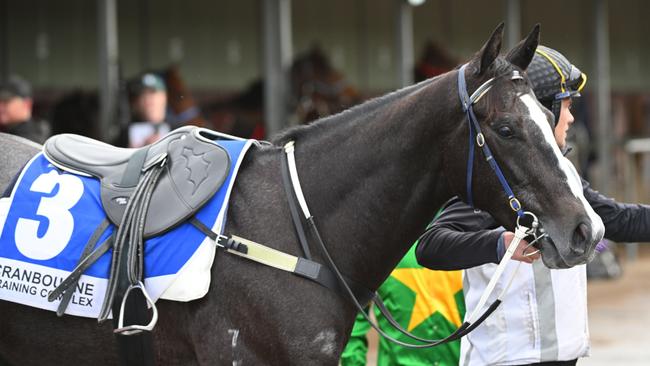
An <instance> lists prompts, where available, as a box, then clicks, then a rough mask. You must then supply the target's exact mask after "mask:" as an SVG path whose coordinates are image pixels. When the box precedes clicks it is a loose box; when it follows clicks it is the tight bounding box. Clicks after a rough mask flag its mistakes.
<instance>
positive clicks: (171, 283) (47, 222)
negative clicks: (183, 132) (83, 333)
mask: <svg viewBox="0 0 650 366" xmlns="http://www.w3.org/2000/svg"><path fill="white" fill-rule="evenodd" d="M213 143H215V144H218V145H219V146H220V147H221V148H223V149H224V150H225V151H226V152H227V153H228V155H229V157H230V167H229V174H228V176H227V177H225V180H224V182H223V185H222V186H221V187H220V188H219V189H218V191H217V193H216V194H215V195H214V196H213V197H212V198H210V199H209V200H208V201H207V203H205V204H204V205H203V206H202V207H201V209H200V210H199V211H198V212H197V213H196V214H195V217H196V218H197V219H198V220H199V221H201V222H203V223H204V224H205V225H207V226H208V227H210V228H211V229H212V231H213V232H215V233H219V234H221V233H222V232H223V228H224V226H225V221H226V213H227V207H228V199H229V197H230V192H231V190H232V187H233V185H234V182H235V177H236V175H237V172H238V170H239V166H240V164H241V161H242V160H243V158H244V156H245V154H246V152H247V151H248V149H249V147H250V146H251V144H252V143H253V140H217V141H214V142H213ZM102 183H103V182H102ZM102 183H100V179H97V178H95V177H87V176H83V175H78V174H73V173H70V172H67V171H64V170H62V169H59V168H57V167H56V166H54V165H53V164H52V163H51V162H50V161H48V160H47V159H46V158H45V156H44V155H43V154H39V155H37V156H36V157H34V158H33V159H32V160H31V161H30V162H29V163H28V164H27V165H26V167H25V168H24V170H23V171H22V172H21V174H20V176H19V178H18V180H17V182H16V184H15V186H14V188H13V191H12V193H11V196H10V197H8V198H5V199H3V200H2V201H4V202H2V203H1V204H0V299H3V300H8V301H12V302H17V303H21V304H25V305H29V306H34V307H38V308H42V309H47V310H52V311H56V309H57V306H58V303H59V300H56V301H53V302H48V301H47V296H48V294H49V293H50V292H51V291H52V290H54V288H56V286H58V285H59V284H60V283H61V281H63V280H64V279H65V278H66V277H67V276H68V275H69V274H70V272H71V271H72V270H73V268H74V267H75V266H76V264H77V262H78V260H79V257H80V255H81V252H82V250H83V246H84V245H85V244H86V243H87V242H88V239H89V238H90V237H91V235H92V234H93V232H94V231H95V229H96V228H97V227H98V226H99V225H100V223H101V222H102V221H103V220H105V219H106V218H107V214H106V213H105V211H104V209H103V206H102V197H101V191H102ZM152 206H153V203H152ZM114 230H115V227H114V225H110V226H109V227H108V229H107V230H106V231H105V232H104V233H103V234H102V237H101V238H100V240H99V241H98V244H97V246H99V245H100V244H101V243H102V242H103V241H104V240H105V239H106V238H107V237H108V236H110V234H111V233H112V232H113V231H114ZM144 247H145V257H144V275H145V280H144V284H145V287H146V288H147V291H148V293H149V295H150V296H151V297H152V299H153V300H154V301H156V300H157V299H159V298H163V299H169V300H178V301H190V300H194V299H197V298H201V297H203V296H204V295H205V294H206V293H207V290H208V288H209V284H210V268H211V266H212V263H213V261H214V256H215V253H216V246H215V243H214V242H213V241H212V240H210V239H209V238H207V237H205V235H204V234H202V233H201V232H200V231H199V230H198V229H196V228H195V227H194V226H193V225H191V224H189V223H187V222H182V223H180V224H178V225H176V226H174V227H173V228H172V229H171V230H167V231H165V232H164V233H162V234H158V235H156V236H151V237H149V238H148V239H147V240H146V241H145V245H144ZM111 254H112V250H109V251H108V252H107V253H106V254H104V255H103V256H102V257H101V258H100V259H99V260H97V262H96V263H94V264H93V265H92V266H91V267H90V268H88V270H87V271H86V272H85V273H84V274H83V275H82V276H81V279H80V280H79V283H78V284H77V288H76V290H75V292H74V295H73V299H72V301H71V302H70V304H69V306H68V307H67V310H66V314H71V315H77V316H85V317H97V315H98V314H99V311H100V309H101V306H102V302H103V300H104V295H105V292H106V285H107V283H108V276H109V270H110V261H111Z"/></svg>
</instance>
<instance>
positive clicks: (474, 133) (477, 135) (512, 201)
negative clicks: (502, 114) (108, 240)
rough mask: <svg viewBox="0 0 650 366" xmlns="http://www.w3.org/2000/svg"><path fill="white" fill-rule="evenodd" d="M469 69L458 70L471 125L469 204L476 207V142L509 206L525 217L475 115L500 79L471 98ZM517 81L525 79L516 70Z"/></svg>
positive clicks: (460, 86)
mask: <svg viewBox="0 0 650 366" xmlns="http://www.w3.org/2000/svg"><path fill="white" fill-rule="evenodd" d="M466 67H467V64H464V65H463V66H461V67H460V69H459V70H458V96H459V97H460V102H461V106H462V107H463V111H464V112H465V114H466V115H467V121H468V123H469V154H468V158H467V185H466V187H467V203H468V204H469V205H470V206H472V207H474V197H473V195H472V175H473V167H474V150H475V148H474V142H475V141H476V145H478V146H479V147H480V148H481V150H482V151H483V155H484V156H485V160H486V161H487V162H488V164H490V167H491V168H492V170H494V174H496V176H497V178H498V179H499V182H500V183H501V187H502V188H503V191H504V192H505V193H506V196H507V197H508V204H509V206H510V208H511V209H512V210H513V211H515V212H516V213H517V217H522V216H523V215H524V211H523V209H522V208H521V203H520V202H519V200H518V199H517V198H516V197H515V194H514V193H513V192H512V189H511V188H510V185H509V184H508V181H507V180H506V178H505V176H504V175H503V172H502V171H501V168H499V164H498V163H497V161H496V160H495V159H494V156H493V155H492V151H491V150H490V148H489V147H488V145H487V143H486V141H485V136H484V135H483V132H481V126H480V125H479V123H478V119H477V118H476V114H474V108H473V106H474V104H476V102H478V101H479V99H481V97H483V96H484V95H485V94H486V93H487V92H488V90H490V89H491V88H492V86H493V85H494V82H495V81H496V80H497V79H498V77H493V78H490V79H488V80H487V81H486V82H484V83H483V84H481V86H479V87H478V88H477V89H476V91H475V92H474V93H472V95H471V96H470V95H469V94H468V93H467V84H466V82H465V68H466ZM515 79H523V77H522V76H521V75H520V74H519V71H517V70H514V71H513V72H512V76H511V80H515Z"/></svg>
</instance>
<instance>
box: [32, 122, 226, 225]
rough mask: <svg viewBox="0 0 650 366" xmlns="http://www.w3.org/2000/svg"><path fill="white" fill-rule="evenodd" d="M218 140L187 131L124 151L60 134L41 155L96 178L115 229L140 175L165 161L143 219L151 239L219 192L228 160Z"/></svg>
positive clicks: (190, 128)
mask: <svg viewBox="0 0 650 366" xmlns="http://www.w3.org/2000/svg"><path fill="white" fill-rule="evenodd" d="M218 137H219V135H218V134H217V133H215V132H212V131H210V130H207V129H203V128H199V127H194V126H188V127H182V128H179V129H177V130H174V131H172V132H171V133H170V134H168V135H167V136H165V137H164V138H163V139H161V140H160V141H157V142H156V143H154V144H152V145H149V146H145V147H143V148H139V149H126V148H119V147H115V146H112V145H109V144H105V143H103V142H100V141H97V140H93V139H90V138H87V137H84V136H79V135H72V134H63V135H56V136H53V137H51V138H50V139H49V140H47V141H46V142H45V145H44V147H43V152H44V154H45V156H46V158H47V159H48V160H49V161H50V162H51V163H52V164H54V165H55V166H57V167H59V168H61V169H64V170H67V171H70V172H73V173H80V174H83V175H89V176H93V177H96V178H98V179H100V182H101V200H102V205H103V207H104V210H105V211H106V214H107V216H108V218H109V219H110V221H111V222H112V223H113V224H115V225H119V224H120V221H121V219H122V216H123V214H124V210H125V208H126V204H127V203H128V200H129V197H130V196H131V194H132V193H133V191H134V189H135V187H136V185H137V184H138V181H139V179H140V175H141V173H142V172H143V171H145V170H146V169H148V168H149V167H151V166H152V165H156V164H159V163H161V162H162V160H164V159H166V161H165V162H164V164H165V165H164V171H163V173H162V174H161V176H160V178H159V180H158V183H157V184H156V186H155V188H154V191H153V195H152V197H151V200H150V204H149V209H148V210H147V214H146V220H145V229H144V237H151V236H155V235H158V234H161V233H164V232H165V231H167V230H169V229H171V228H173V227H175V226H176V225H178V224H179V223H181V222H183V221H185V220H186V219H187V218H189V217H190V216H191V215H193V214H194V213H195V212H196V211H197V210H198V209H199V208H201V206H203V205H204V204H205V203H206V202H207V201H208V200H209V199H210V198H211V197H212V196H213V195H214V193H215V192H216V191H217V190H218V189H219V187H221V185H222V184H223V182H224V180H225V179H226V176H227V175H228V172H229V170H230V158H229V156H228V153H227V152H226V151H225V150H224V149H223V148H222V147H221V146H219V145H217V144H215V143H214V142H212V140H214V139H216V138H218Z"/></svg>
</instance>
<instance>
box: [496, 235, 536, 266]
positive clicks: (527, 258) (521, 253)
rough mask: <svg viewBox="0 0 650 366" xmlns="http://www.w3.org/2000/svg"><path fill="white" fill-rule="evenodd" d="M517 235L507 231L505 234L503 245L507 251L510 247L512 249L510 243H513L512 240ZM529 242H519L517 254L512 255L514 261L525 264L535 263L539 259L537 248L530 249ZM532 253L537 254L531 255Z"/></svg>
mask: <svg viewBox="0 0 650 366" xmlns="http://www.w3.org/2000/svg"><path fill="white" fill-rule="evenodd" d="M514 237H515V233H513V232H511V231H506V232H504V233H503V245H504V246H505V247H506V250H508V247H510V243H512V239H514ZM527 246H528V242H527V241H526V240H523V239H522V240H521V241H520V242H519V246H518V247H517V249H515V252H514V253H513V254H512V259H514V260H517V261H520V262H524V263H533V261H535V260H536V259H539V257H540V254H539V251H538V250H537V248H535V247H532V246H531V247H529V248H526V247H527ZM530 253H535V254H530Z"/></svg>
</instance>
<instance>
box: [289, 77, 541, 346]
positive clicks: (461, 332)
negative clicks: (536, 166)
mask: <svg viewBox="0 0 650 366" xmlns="http://www.w3.org/2000/svg"><path fill="white" fill-rule="evenodd" d="M466 66H467V65H463V66H462V67H461V68H460V70H459V76H458V86H459V96H460V99H461V104H462V106H463V110H464V112H465V113H466V114H467V117H468V120H469V122H470V154H469V155H470V157H469V160H468V174H467V179H468V182H467V190H468V199H469V200H470V204H472V203H473V202H472V201H471V200H472V196H471V193H472V190H471V182H472V166H473V157H474V139H476V144H477V145H478V146H479V147H481V148H482V150H483V154H484V155H485V158H486V160H487V161H488V163H489V164H490V166H491V167H492V169H493V170H494V172H495V174H496V175H497V177H498V178H499V181H500V182H501V185H502V187H503V189H504V191H505V192H506V195H507V197H508V201H509V205H510V208H511V209H512V210H513V211H515V212H516V213H517V222H516V229H515V235H514V238H513V240H512V242H511V243H510V245H509V246H508V249H507V250H506V252H505V254H504V256H503V258H502V259H501V261H500V262H499V265H498V266H497V269H496V271H495V274H494V276H493V277H492V279H491V280H490V282H489V283H488V286H487V287H486V289H485V291H484V292H483V295H482V296H481V299H480V300H479V303H478V306H477V307H476V308H475V309H474V311H473V312H472V313H471V314H470V316H469V317H467V318H466V319H467V320H465V321H464V322H463V324H461V326H460V327H459V328H458V329H457V330H456V331H455V332H453V333H452V334H450V335H449V336H447V337H445V338H442V339H425V338H421V337H418V336H416V335H414V334H412V333H410V332H408V331H407V330H405V329H404V328H403V327H402V326H401V325H400V324H399V323H398V322H397V321H396V320H395V319H394V317H393V316H392V315H391V314H390V312H389V311H388V309H386V307H385V305H384V304H383V301H382V300H381V298H380V297H379V295H378V294H376V293H375V294H374V296H373V297H372V303H374V304H375V306H377V308H378V309H379V311H380V312H381V314H382V315H383V316H384V317H385V318H386V319H387V320H388V322H389V323H390V324H391V325H392V326H393V327H394V328H395V329H396V330H398V331H399V332H400V333H402V334H403V335H405V336H407V337H409V338H411V339H413V340H415V341H418V342H422V344H412V343H406V342H403V341H400V340H398V339H396V338H393V337H391V336H390V335H388V334H387V333H386V332H384V331H383V330H382V329H381V328H380V327H379V326H378V325H377V323H376V322H374V321H373V320H372V319H370V316H369V314H368V312H366V311H365V310H364V306H362V304H361V302H360V301H359V300H358V298H357V296H355V294H354V291H353V290H352V289H351V288H350V286H349V285H348V283H347V281H346V279H345V278H344V276H343V275H342V274H341V272H340V271H339V269H338V267H337V266H336V264H335V263H334V261H333V260H332V257H331V255H330V254H329V251H328V250H327V247H326V246H325V243H324V242H323V239H322V237H321V235H320V232H319V231H318V228H317V226H316V223H315V221H314V216H312V214H311V213H310V211H309V208H308V206H307V202H306V200H305V197H304V194H303V192H302V187H301V185H300V180H299V178H298V170H297V167H296V160H295V142H294V141H290V142H288V143H287V144H286V145H285V146H284V154H283V159H282V163H283V166H282V170H283V181H284V185H285V190H286V191H287V197H288V199H289V204H290V207H291V208H292V219H293V222H294V226H295V228H296V231H297V232H298V237H299V239H300V242H301V246H302V248H303V251H304V252H305V255H307V256H310V253H309V249H308V245H307V243H306V236H305V233H304V228H303V225H302V220H301V219H300V218H299V217H298V215H297V214H296V212H295V211H296V208H295V206H296V205H295V202H292V201H295V200H297V201H298V204H299V206H300V208H301V210H302V214H303V216H304V218H305V220H306V221H307V224H308V226H309V229H310V231H311V233H312V235H313V237H314V238H315V239H316V242H317V243H318V245H319V248H320V249H321V251H322V252H323V254H324V255H325V259H326V260H327V264H328V266H329V267H330V269H331V271H332V272H333V273H334V274H335V275H336V278H337V279H338V281H339V283H340V287H341V288H342V289H343V290H345V294H346V295H347V296H348V298H349V299H350V300H351V302H352V303H353V304H354V306H355V307H356V308H357V310H358V311H359V312H360V313H361V314H362V315H363V317H364V318H365V319H366V321H368V323H369V324H370V325H371V326H372V327H373V328H374V329H375V330H376V331H377V332H378V333H379V334H380V335H381V336H383V337H384V338H385V339H387V340H389V341H390V342H393V343H395V344H398V345H400V346H403V347H408V348H429V347H434V346H437V345H441V344H444V343H447V342H451V341H455V340H458V339H460V338H461V337H463V336H465V335H467V334H469V333H470V332H471V331H473V330H474V329H475V328H476V327H477V326H479V325H480V324H481V323H482V322H483V321H484V320H485V319H487V317H488V316H489V315H490V314H492V313H493V312H494V310H496V308H497V307H498V306H499V305H500V304H501V302H502V298H503V297H504V295H505V293H506V292H507V290H508V289H509V288H510V285H511V284H512V282H513V280H514V277H515V275H516V273H517V271H518V269H519V265H518V266H517V267H516V269H515V270H514V271H513V273H512V275H511V277H510V279H509V280H508V283H507V286H505V288H504V289H503V290H502V291H501V293H500V294H499V295H498V296H497V298H496V300H495V301H494V302H493V303H492V304H490V306H489V307H488V308H487V309H486V310H485V311H484V312H483V313H481V310H482V309H483V307H484V306H485V305H486V303H487V301H488V298H489V297H490V295H491V294H492V293H493V292H494V289H495V286H496V283H497V282H498V280H499V279H500V278H501V275H502V274H503V271H504V270H505V267H506V265H507V264H508V262H509V261H510V259H511V258H512V255H513V254H514V252H515V250H516V249H517V247H518V246H519V243H520V242H521V240H523V239H524V238H526V237H528V236H532V237H533V238H534V240H532V241H531V242H530V243H529V244H528V246H527V248H528V247H530V246H532V245H533V244H534V243H535V242H537V241H538V240H539V239H541V238H543V237H544V236H546V234H541V235H538V228H539V221H538V219H537V217H536V216H535V215H534V214H533V213H531V212H527V211H524V210H523V209H522V208H521V204H520V203H519V200H518V199H517V198H516V197H515V196H514V193H513V192H512V189H511V188H510V186H509V185H508V182H507V181H506V179H505V177H504V175H503V173H502V171H501V169H500V168H499V165H498V164H497V162H496V160H495V159H494V157H493V155H492V152H491V151H490V149H489V147H488V146H487V144H486V143H485V137H484V136H483V133H482V132H481V129H480V126H479V124H478V121H477V119H476V115H475V114H474V110H473V108H472V105H473V104H474V103H476V102H477V101H478V100H479V99H480V98H481V97H482V96H483V95H485V93H487V91H488V90H490V88H491V87H492V85H493V83H494V81H495V80H496V78H491V79H489V80H488V81H486V82H485V83H483V84H482V85H481V86H479V88H478V89H477V90H476V91H475V92H474V93H473V94H472V95H471V96H469V94H468V93H467V90H466V82H465V75H464V71H465V68H466ZM516 78H521V76H520V75H519V73H518V72H517V71H515V72H514V73H513V76H512V79H516ZM474 135H475V136H474ZM285 154H286V156H285ZM286 171H288V172H289V174H286V173H285V172H286ZM287 175H288V177H287ZM289 186H291V187H292V188H293V190H292V191H293V192H290V191H291V190H290V189H289ZM291 193H293V194H291ZM294 195H295V196H294ZM472 206H473V204H472ZM525 216H530V217H531V223H530V227H528V226H525V225H524V224H522V223H521V222H520V219H522V218H524V217H525ZM532 254H534V253H529V254H527V255H532ZM519 264H521V263H519Z"/></svg>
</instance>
